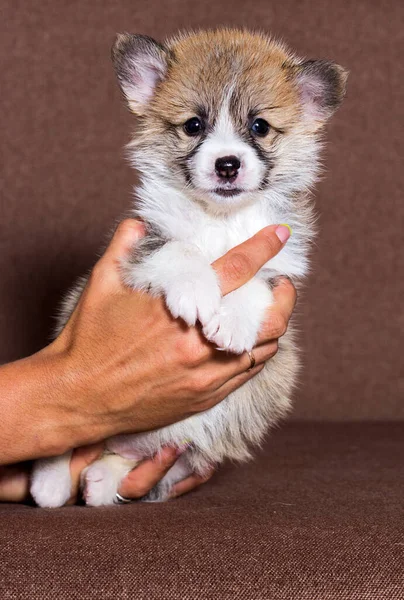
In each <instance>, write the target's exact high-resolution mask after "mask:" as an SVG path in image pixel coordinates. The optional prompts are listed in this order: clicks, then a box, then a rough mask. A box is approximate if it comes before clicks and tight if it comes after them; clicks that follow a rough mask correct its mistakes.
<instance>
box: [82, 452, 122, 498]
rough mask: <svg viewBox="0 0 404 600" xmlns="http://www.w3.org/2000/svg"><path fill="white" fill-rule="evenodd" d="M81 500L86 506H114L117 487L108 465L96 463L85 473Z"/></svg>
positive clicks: (100, 462)
mask: <svg viewBox="0 0 404 600" xmlns="http://www.w3.org/2000/svg"><path fill="white" fill-rule="evenodd" d="M82 481H83V484H82V486H83V498H84V500H85V502H86V504H87V505H88V506H108V505H110V504H114V503H115V500H116V492H117V491H118V485H119V483H118V482H117V480H116V478H115V477H114V476H113V475H112V474H111V472H110V469H109V467H108V465H106V464H103V463H102V461H96V462H95V463H93V464H92V465H91V466H90V467H89V468H88V469H87V471H86V472H85V475H84V477H83V479H82Z"/></svg>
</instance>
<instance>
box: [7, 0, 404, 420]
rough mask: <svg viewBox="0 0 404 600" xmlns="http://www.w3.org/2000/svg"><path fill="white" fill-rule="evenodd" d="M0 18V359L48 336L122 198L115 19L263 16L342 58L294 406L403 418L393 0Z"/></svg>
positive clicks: (184, 21) (124, 202) (84, 0)
mask: <svg viewBox="0 0 404 600" xmlns="http://www.w3.org/2000/svg"><path fill="white" fill-rule="evenodd" d="M1 17H2V18H1V19H0V56H1V59H2V68H1V69H0V89H1V94H0V114H1V116H2V130H1V136H0V156H1V163H0V164H1V166H0V168H1V188H2V189H1V200H0V202H1V215H0V228H1V229H0V249H1V251H0V273H1V280H2V281H1V286H0V331H1V338H0V362H1V361H8V360H12V359H15V358H17V357H20V356H23V355H27V354H28V353H31V352H33V351H35V350H36V349H38V348H40V347H41V346H43V345H44V344H45V343H46V342H47V340H48V335H49V332H50V330H51V327H52V318H51V316H52V314H54V313H55V310H56V306H57V303H58V301H59V298H60V296H61V294H62V293H63V292H64V291H65V290H66V288H67V287H68V286H69V285H70V284H71V282H72V281H73V279H74V278H75V277H76V276H77V275H80V274H82V273H83V272H84V271H86V269H87V268H88V267H89V266H91V265H92V263H93V260H94V257H95V254H96V252H97V249H98V248H99V247H100V244H102V242H103V240H104V236H105V234H106V233H107V232H108V231H109V230H110V228H111V224H112V223H113V222H114V220H115V219H116V218H118V217H120V216H121V215H122V214H123V213H124V212H125V211H126V210H127V208H128V206H129V203H130V189H131V183H132V182H134V174H133V173H132V172H131V170H130V169H129V168H128V167H127V166H126V165H125V163H124V160H123V151H122V147H123V145H124V143H125V142H126V141H127V140H128V139H129V130H130V128H131V127H132V119H131V117H130V116H129V114H127V113H126V110H125V108H124V106H123V102H122V101H121V99H120V95H119V92H118V88H117V85H116V83H115V79H114V75H113V73H112V67H111V64H110V60H109V51H110V46H111V43H112V40H113V38H114V35H115V32H117V31H122V30H129V31H138V32H143V33H147V34H149V35H153V36H155V37H157V38H159V39H163V38H164V36H166V35H168V34H171V33H174V32H175V31H176V30H177V29H179V28H184V27H185V28H186V27H212V26H216V25H223V24H228V25H235V26H237V25H239V26H240V25H241V26H247V27H251V28H257V27H259V28H262V29H263V30H266V31H272V32H273V33H274V34H276V35H278V36H281V37H283V38H284V39H285V40H287V41H288V42H289V43H290V44H291V46H292V47H293V48H295V49H296V50H297V51H298V52H300V53H301V54H302V55H306V56H313V57H325V58H332V59H335V60H336V61H338V62H340V63H341V64H343V65H344V66H345V67H346V68H348V69H349V70H350V72H351V74H350V79H349V85H348V96H347V98H346V101H345V103H344V105H343V107H342V109H341V110H340V112H338V113H337V115H336V116H335V117H334V119H333V120H332V122H331V124H330V126H329V128H328V134H327V135H328V137H327V139H328V142H329V143H328V145H327V152H326V154H327V156H326V165H327V173H326V178H325V180H324V181H323V182H322V183H321V184H320V185H319V186H318V189H317V192H316V198H317V203H318V207H319V209H320V213H321V219H320V230H321V234H320V238H319V240H318V245H317V246H316V248H315V252H314V266H313V276H312V277H311V280H310V281H309V286H308V289H307V292H306V293H305V294H304V298H303V299H302V301H301V303H300V313H301V324H302V344H303V347H304V349H305V363H306V364H305V370H304V375H303V379H302V386H301V389H300V391H299V394H298V396H297V398H296V408H295V412H294V417H295V418H315V419H402V418H403V416H404V403H403V402H402V398H403V396H404V377H403V361H402V356H401V343H400V342H401V332H402V328H403V327H402V326H403V321H402V297H403V295H404V279H403V277H402V276H400V275H399V273H400V272H401V273H402V272H403V260H404V253H403V252H402V251H401V247H402V239H403V235H402V230H403V216H404V203H403V199H402V190H403V174H404V169H403V168H402V164H401V163H402V156H403V152H402V140H403V132H404V119H403V118H402V117H403V110H402V106H403V103H402V101H401V98H402V97H403V92H404V89H403V88H404V76H403V61H402V37H401V35H402V29H403V8H402V2H400V0H389V2H387V4H386V3H383V2H381V1H380V0H368V1H367V2H361V1H359V2H358V0H342V1H341V2H336V1H335V0H322V1H321V2H315V3H313V2H312V1H311V0H299V1H298V0H283V1H282V2H268V1H267V0H255V1H254V2H243V1H242V0H234V2H232V3H231V8H230V5H229V6H227V5H223V3H221V2H213V1H210V0H200V1H199V2H197V3H196V4H195V3H194V2H187V1H186V0H170V2H159V1H155V2H150V0H137V1H136V2H133V1H132V0H110V1H109V2H103V3H94V2H91V1H89V0H73V1H70V2H63V1H61V0H42V1H41V2H34V3H29V4H27V3H26V2H23V1H21V0H3V2H2V7H1ZM400 117H401V118H400Z"/></svg>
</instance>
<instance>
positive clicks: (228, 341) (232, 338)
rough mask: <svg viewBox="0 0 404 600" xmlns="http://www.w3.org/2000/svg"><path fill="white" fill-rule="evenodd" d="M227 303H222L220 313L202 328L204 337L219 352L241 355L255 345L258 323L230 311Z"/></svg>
mask: <svg viewBox="0 0 404 600" xmlns="http://www.w3.org/2000/svg"><path fill="white" fill-rule="evenodd" d="M229 304H230V303H229V302H224V301H223V302H222V305H221V307H220V311H219V313H218V314H216V315H214V316H213V317H212V319H211V320H210V321H209V323H208V324H207V325H206V326H205V327H204V328H203V333H204V335H205V337H206V338H207V339H208V340H209V341H210V342H212V343H213V344H215V346H216V347H217V348H218V349H219V350H226V351H227V352H234V353H235V354H242V353H243V352H245V351H246V350H247V351H248V352H249V351H250V350H252V348H253V346H254V345H255V342H256V339H257V336H258V330H259V325H260V323H259V322H257V320H256V319H249V318H248V317H246V316H245V315H244V316H242V317H241V316H240V315H239V314H237V313H236V312H232V311H231V307H229Z"/></svg>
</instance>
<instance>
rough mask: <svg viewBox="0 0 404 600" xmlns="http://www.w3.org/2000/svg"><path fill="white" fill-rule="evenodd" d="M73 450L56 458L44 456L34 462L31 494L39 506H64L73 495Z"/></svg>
mask: <svg viewBox="0 0 404 600" xmlns="http://www.w3.org/2000/svg"><path fill="white" fill-rule="evenodd" d="M70 458H71V452H66V453H65V454H62V456H56V457H54V458H42V459H41V460H37V461H35V463H34V468H33V470H32V475H31V495H32V497H33V498H34V500H35V502H36V503H37V504H38V506H42V507H43V508H57V507H59V506H63V505H64V504H66V502H67V501H68V500H69V498H70V495H71V484H72V482H71V477H70Z"/></svg>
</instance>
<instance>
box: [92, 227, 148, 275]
mask: <svg viewBox="0 0 404 600" xmlns="http://www.w3.org/2000/svg"><path fill="white" fill-rule="evenodd" d="M144 234H145V226H144V223H142V222H141V221H137V220H136V219H125V220H124V221H121V222H120V223H119V225H118V227H117V228H116V230H115V233H114V235H113V237H112V240H111V241H110V243H109V245H108V248H107V249H106V250H105V252H104V256H103V257H102V258H101V260H102V261H103V262H104V263H114V265H116V264H117V263H118V262H119V261H120V260H122V258H125V256H127V255H128V254H129V252H130V251H131V249H132V248H133V246H134V245H135V244H136V242H137V241H138V240H139V239H140V238H142V237H143V236H144Z"/></svg>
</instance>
